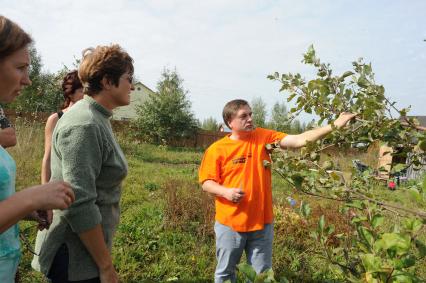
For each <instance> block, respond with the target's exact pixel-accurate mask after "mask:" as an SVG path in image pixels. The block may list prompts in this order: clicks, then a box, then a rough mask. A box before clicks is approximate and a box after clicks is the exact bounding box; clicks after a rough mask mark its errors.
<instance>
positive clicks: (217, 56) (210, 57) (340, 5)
mask: <svg viewBox="0 0 426 283" xmlns="http://www.w3.org/2000/svg"><path fill="white" fill-rule="evenodd" d="M0 5H1V7H2V13H3V14H4V15H5V16H8V17H10V18H12V19H13V20H15V21H16V22H18V23H19V24H21V25H22V26H23V27H24V28H25V29H26V30H29V31H30V32H31V33H32V35H33V36H34V38H35V39H36V47H37V49H38V50H39V52H40V53H41V55H42V57H43V62H44V64H45V67H46V68H47V69H49V70H51V71H56V70H58V69H60V68H61V67H62V64H66V65H70V64H71V63H72V62H73V61H74V59H73V56H80V52H81V50H82V49H84V48H86V47H88V46H96V45H98V44H109V43H112V42H114V43H115V42H116V43H119V44H120V45H122V46H123V47H124V48H125V49H126V50H127V51H128V52H129V53H130V54H131V55H132V56H133V58H134V60H135V72H136V76H137V77H138V78H140V79H141V80H142V81H143V82H144V83H145V84H146V85H147V86H149V87H151V88H155V85H156V82H157V80H158V78H159V76H160V73H161V71H162V70H163V68H164V67H165V66H166V67H169V68H174V67H176V68H177V70H178V72H179V73H180V74H181V76H182V77H183V79H184V86H185V87H186V88H187V89H188V90H189V91H190V93H189V97H190V99H191V101H192V102H193V109H194V112H195V114H196V116H197V117H198V118H200V119H201V120H202V119H204V118H207V117H209V116H213V117H216V118H217V119H220V113H221V109H222V107H223V105H224V104H225V103H226V102H227V101H229V100H231V99H234V98H236V97H240V98H244V99H247V100H249V101H250V100H251V99H252V98H254V97H262V99H263V100H264V101H265V102H267V104H268V106H269V107H272V105H273V103H274V102H276V101H283V100H284V96H283V95H282V94H278V88H279V86H278V85H277V84H276V83H274V82H271V81H269V80H267V79H266V75H268V74H270V73H272V72H274V71H279V72H301V73H302V74H303V75H305V76H308V77H309V76H311V75H312V70H311V69H310V68H308V67H306V66H303V65H302V64H301V63H300V61H301V59H302V53H303V52H304V51H305V50H306V49H307V47H308V45H310V44H312V43H313V44H314V45H315V47H316V49H317V53H318V54H319V56H320V57H321V59H322V60H323V61H326V62H330V63H331V64H332V66H333V68H334V69H335V71H336V72H337V73H338V72H342V71H344V70H347V69H349V68H351V61H353V60H355V59H357V58H358V57H361V56H362V57H365V59H366V61H367V62H370V61H371V62H372V64H373V69H374V70H375V72H376V74H377V81H378V82H380V83H382V84H384V85H385V87H386V90H387V93H388V95H390V96H391V97H392V98H393V99H395V100H397V101H398V102H399V103H401V105H405V104H407V105H408V104H413V113H416V114H426V113H424V109H426V99H424V98H425V91H424V89H425V88H426V80H425V78H426V69H425V68H426V67H425V66H426V64H425V63H426V62H425V61H426V56H425V54H426V43H425V42H423V39H424V38H425V37H426V36H425V31H424V26H426V25H425V24H426V23H425V21H426V20H425V18H424V16H423V14H422V11H424V10H426V2H424V1H420V0H419V1H410V4H409V5H408V4H406V2H404V1H392V2H388V1H385V0H381V1H375V2H374V3H373V2H370V1H366V0H363V1H356V2H354V1H331V0H328V1H276V0H262V1H261V0H249V1H247V0H234V1H229V0H216V1H213V0H211V1H195V0H180V1H171V0H163V1H158V0H148V1H136V0H120V1H117V0H104V1H94V0H92V1H70V0H62V1H53V0H51V1H48V0H34V1H24V0H18V1H6V0H0Z"/></svg>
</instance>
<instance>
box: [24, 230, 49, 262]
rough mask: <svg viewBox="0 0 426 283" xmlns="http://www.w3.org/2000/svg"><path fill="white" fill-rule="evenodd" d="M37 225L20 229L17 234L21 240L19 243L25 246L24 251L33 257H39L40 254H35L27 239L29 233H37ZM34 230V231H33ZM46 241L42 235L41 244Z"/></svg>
mask: <svg viewBox="0 0 426 283" xmlns="http://www.w3.org/2000/svg"><path fill="white" fill-rule="evenodd" d="M38 226H39V224H38V223H37V224H33V225H30V226H28V227H26V228H24V229H22V230H21V231H20V233H19V238H20V239H21V242H22V243H23V246H25V248H26V250H27V251H29V252H30V253H31V254H33V255H35V256H40V253H36V252H35V251H34V248H33V244H32V243H30V241H29V237H30V235H31V232H37V231H38ZM34 228H36V229H34ZM45 240H46V235H44V239H43V243H44V241H45Z"/></svg>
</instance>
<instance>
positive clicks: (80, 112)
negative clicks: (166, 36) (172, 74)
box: [33, 45, 134, 283]
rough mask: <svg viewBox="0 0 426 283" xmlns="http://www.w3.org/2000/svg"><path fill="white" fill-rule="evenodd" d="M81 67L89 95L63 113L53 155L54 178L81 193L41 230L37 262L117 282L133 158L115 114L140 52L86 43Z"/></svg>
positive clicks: (55, 272)
mask: <svg viewBox="0 0 426 283" xmlns="http://www.w3.org/2000/svg"><path fill="white" fill-rule="evenodd" d="M78 74H79V77H80V80H81V82H82V84H83V87H84V94H85V95H84V98H83V99H82V100H80V101H79V102H78V103H77V104H76V105H74V106H73V107H72V108H71V109H69V110H68V111H67V112H66V113H65V114H64V116H63V117H62V118H61V119H60V120H59V121H58V123H57V125H56V127H55V130H54V131H53V136H52V156H51V172H52V176H51V180H63V181H66V182H69V183H70V184H71V186H72V187H73V189H74V192H75V194H76V200H75V202H74V203H73V205H72V206H70V208H69V209H67V210H66V211H58V210H55V211H54V212H53V221H52V224H51V226H50V229H49V230H47V231H40V232H39V233H38V235H37V240H36V251H39V256H35V257H34V260H33V267H34V268H35V269H37V270H40V271H41V272H43V273H44V274H45V275H46V276H47V277H48V278H49V279H50V280H51V282H52V283H65V282H80V283H82V282H85V283H89V282H91V283H92V282H93V283H94V282H102V283H116V282H118V275H117V272H116V271H115V269H114V266H113V264H112V259H111V247H112V240H113V237H114V233H115V230H116V227H117V225H118V222H119V217H120V207H119V202H120V198H121V183H122V181H123V179H124V178H125V176H126V175H127V161H126V159H125V157H124V155H123V152H122V150H121V148H120V146H119V145H118V143H117V141H116V139H115V136H114V134H113V132H112V128H111V124H110V118H111V116H112V110H113V109H115V108H116V107H119V106H124V105H128V104H129V103H130V96H129V95H130V92H131V91H132V90H133V89H134V87H133V79H132V76H133V60H132V58H131V57H130V56H129V54H127V52H125V51H124V50H123V49H122V48H121V47H120V46H118V45H110V46H98V47H96V48H94V49H93V48H91V49H87V50H86V51H84V53H83V59H82V61H81V64H80V67H79V70H78Z"/></svg>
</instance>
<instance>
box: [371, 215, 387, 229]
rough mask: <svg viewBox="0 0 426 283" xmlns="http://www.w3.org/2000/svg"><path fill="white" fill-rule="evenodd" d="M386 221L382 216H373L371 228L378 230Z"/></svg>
mask: <svg viewBox="0 0 426 283" xmlns="http://www.w3.org/2000/svg"><path fill="white" fill-rule="evenodd" d="M384 220H385V218H384V217H383V216H382V215H380V214H376V215H374V216H373V219H371V226H372V227H373V228H374V229H376V228H377V227H379V226H380V225H382V224H383V221H384Z"/></svg>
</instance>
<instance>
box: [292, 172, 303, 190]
mask: <svg viewBox="0 0 426 283" xmlns="http://www.w3.org/2000/svg"><path fill="white" fill-rule="evenodd" d="M291 179H292V180H293V184H294V186H295V187H296V189H298V190H300V189H302V184H303V180H304V179H305V178H303V176H302V175H300V174H294V175H293V176H291Z"/></svg>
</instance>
